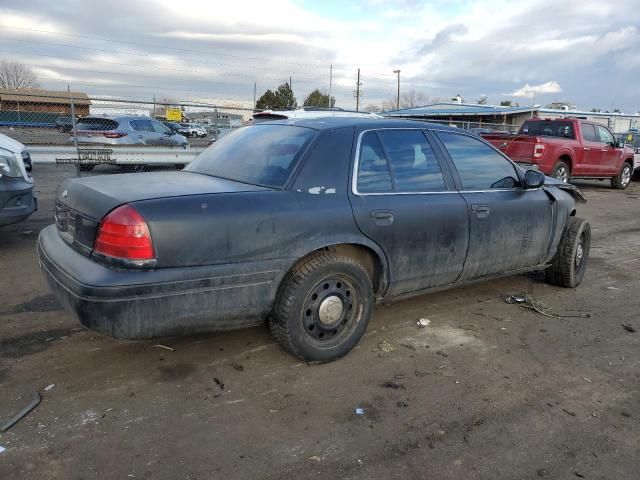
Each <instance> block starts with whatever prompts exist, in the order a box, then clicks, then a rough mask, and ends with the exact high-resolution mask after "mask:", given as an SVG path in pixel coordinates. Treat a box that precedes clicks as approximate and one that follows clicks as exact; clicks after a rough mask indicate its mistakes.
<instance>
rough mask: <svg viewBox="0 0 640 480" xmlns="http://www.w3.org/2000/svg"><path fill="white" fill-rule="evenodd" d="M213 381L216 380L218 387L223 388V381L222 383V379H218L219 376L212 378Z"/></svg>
mask: <svg viewBox="0 0 640 480" xmlns="http://www.w3.org/2000/svg"><path fill="white" fill-rule="evenodd" d="M213 381H214V382H216V385H218V386H219V387H220V390H224V383H222V380H220V379H219V378H214V379H213Z"/></svg>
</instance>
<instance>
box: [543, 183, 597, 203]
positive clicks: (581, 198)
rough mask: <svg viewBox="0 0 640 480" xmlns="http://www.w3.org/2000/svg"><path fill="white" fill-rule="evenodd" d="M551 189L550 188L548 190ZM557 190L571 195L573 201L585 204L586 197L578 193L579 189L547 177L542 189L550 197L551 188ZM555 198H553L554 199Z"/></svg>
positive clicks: (551, 193)
mask: <svg viewBox="0 0 640 480" xmlns="http://www.w3.org/2000/svg"><path fill="white" fill-rule="evenodd" d="M549 187H551V188H549ZM554 187H555V188H559V189H560V190H563V191H565V192H567V193H568V194H569V195H571V196H572V197H573V199H574V200H575V201H576V202H579V203H587V197H585V196H584V194H583V193H582V192H581V191H580V189H579V188H578V187H576V186H575V185H571V184H570V183H564V182H561V181H560V180H556V179H555V178H553V177H547V178H546V179H545V181H544V185H543V186H542V188H544V190H545V191H546V192H547V193H548V194H550V195H551V196H554V195H553V188H554ZM554 198H555V197H554Z"/></svg>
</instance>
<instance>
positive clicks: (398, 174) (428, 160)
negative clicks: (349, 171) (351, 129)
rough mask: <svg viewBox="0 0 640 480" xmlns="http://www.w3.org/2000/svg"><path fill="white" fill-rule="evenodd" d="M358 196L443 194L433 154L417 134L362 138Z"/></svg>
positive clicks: (391, 132)
mask: <svg viewBox="0 0 640 480" xmlns="http://www.w3.org/2000/svg"><path fill="white" fill-rule="evenodd" d="M357 187H358V192H360V193H388V192H392V191H393V192H398V193H419V192H434V191H435V192H438V191H443V190H446V186H445V182H444V177H443V175H442V170H441V169H440V164H439V163H438V160H437V158H436V155H435V152H434V151H433V149H432V148H431V146H430V145H429V143H428V142H427V138H426V137H425V136H424V134H423V133H422V132H421V131H420V130H380V131H379V132H368V133H366V134H365V135H364V137H363V139H362V143H361V147H360V159H359V163H358V180H357Z"/></svg>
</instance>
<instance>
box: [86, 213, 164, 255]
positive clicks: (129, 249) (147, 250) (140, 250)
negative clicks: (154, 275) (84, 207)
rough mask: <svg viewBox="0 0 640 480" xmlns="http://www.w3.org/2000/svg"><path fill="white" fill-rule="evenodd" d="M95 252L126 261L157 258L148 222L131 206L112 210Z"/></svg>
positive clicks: (100, 233)
mask: <svg viewBox="0 0 640 480" xmlns="http://www.w3.org/2000/svg"><path fill="white" fill-rule="evenodd" d="M93 251H94V252H95V253H99V254H101V255H105V256H107V257H115V258H120V259H124V260H151V259H153V258H155V252H154V248H153V242H152V241H151V235H150V234H149V227H148V226H147V222H145V220H144V218H142V215H140V214H139V213H138V211H137V210H136V209H135V208H133V207H131V206H129V205H123V206H121V207H118V208H116V209H115V210H112V211H111V212H110V213H109V214H108V215H107V216H106V217H104V218H103V219H102V222H100V227H99V229H98V235H97V236H96V241H95V243H94V245H93Z"/></svg>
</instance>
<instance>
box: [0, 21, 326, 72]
mask: <svg viewBox="0 0 640 480" xmlns="http://www.w3.org/2000/svg"><path fill="white" fill-rule="evenodd" d="M0 28H7V29H12V30H21V31H28V32H37V33H46V34H49V35H61V36H67V37H75V38H86V39H90V40H99V41H101V42H110V43H119V44H124V45H135V46H137V47H146V48H159V49H162V50H173V51H176V52H188V53H197V54H198V55H214V56H221V57H229V58H242V59H248V60H258V61H264V60H265V58H260V57H247V56H244V55H234V54H232V53H221V52H215V51H211V50H194V49H190V48H179V47H169V46H166V45H154V44H149V43H138V42H131V41H127V40H113V39H110V38H105V37H95V36H91V35H83V34H80V33H66V32H54V31H51V30H41V29H37V28H26V27H13V26H9V25H1V24H0ZM269 61H270V62H272V63H282V64H286V65H297V66H304V67H312V68H323V69H326V68H327V66H326V65H322V64H310V63H300V62H289V61H286V60H271V59H269Z"/></svg>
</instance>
